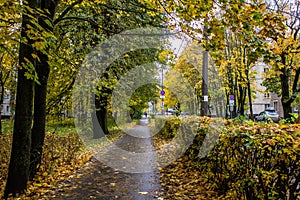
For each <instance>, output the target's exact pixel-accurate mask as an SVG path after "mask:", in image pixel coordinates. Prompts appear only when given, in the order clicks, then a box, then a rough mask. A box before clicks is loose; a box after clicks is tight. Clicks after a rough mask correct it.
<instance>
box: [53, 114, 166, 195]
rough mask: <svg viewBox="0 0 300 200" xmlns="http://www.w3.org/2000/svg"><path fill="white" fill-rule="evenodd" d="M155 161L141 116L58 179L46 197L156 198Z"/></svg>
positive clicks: (146, 128) (157, 175)
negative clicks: (65, 177) (67, 176)
mask: <svg viewBox="0 0 300 200" xmlns="http://www.w3.org/2000/svg"><path fill="white" fill-rule="evenodd" d="M120 152H121V155H119V154H120ZM96 158H98V159H96ZM156 163H157V161H156V155H155V151H154V147H153V144H152V139H151V134H150V130H149V127H148V126H147V119H142V120H141V121H140V122H139V123H138V125H136V126H135V127H134V128H132V129H130V130H129V131H128V132H127V134H125V135H124V136H122V137H121V138H120V139H118V140H117V141H115V142H114V143H113V144H111V145H110V147H108V148H106V149H105V151H102V152H99V154H98V155H96V156H95V157H94V158H92V159H91V161H90V162H88V163H87V164H86V165H85V166H84V167H83V168H81V169H79V170H77V171H76V173H75V174H74V175H73V178H71V179H70V180H66V181H64V182H63V183H61V184H60V186H59V187H58V189H57V192H56V193H55V195H53V196H52V197H51V198H50V199H74V200H75V199H101V200H106V199H107V200H111V199H124V200H148V199H149V200H151V199H160V198H159V196H160V194H159V191H160V190H161V187H160V184H159V173H158V170H157V169H156V168H157V167H156Z"/></svg>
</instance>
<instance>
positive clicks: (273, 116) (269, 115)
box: [255, 107, 280, 122]
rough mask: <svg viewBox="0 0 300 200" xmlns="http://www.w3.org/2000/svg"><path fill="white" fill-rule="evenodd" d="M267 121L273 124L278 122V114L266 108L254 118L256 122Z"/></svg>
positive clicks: (272, 109)
mask: <svg viewBox="0 0 300 200" xmlns="http://www.w3.org/2000/svg"><path fill="white" fill-rule="evenodd" d="M268 119H270V120H272V121H273V122H279V120H280V117H279V114H278V113H277V111H276V110H275V109H274V108H272V107H270V108H267V109H266V110H264V111H263V112H261V113H259V114H258V115H257V116H255V120H256V121H267V120H268Z"/></svg>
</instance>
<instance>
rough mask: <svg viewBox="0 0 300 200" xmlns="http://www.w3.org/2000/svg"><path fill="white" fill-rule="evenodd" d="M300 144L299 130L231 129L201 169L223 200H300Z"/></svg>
mask: <svg viewBox="0 0 300 200" xmlns="http://www.w3.org/2000/svg"><path fill="white" fill-rule="evenodd" d="M299 141H300V132H299V127H296V126H281V127H280V126H278V125H276V124H267V125H260V126H259V125H254V126H240V127H236V126H230V127H226V129H225V130H224V131H223V132H222V134H221V136H220V139H219V142H218V143H217V145H216V146H215V147H214V149H213V151H211V152H210V153H209V154H208V156H207V157H205V158H204V159H203V160H201V162H199V165H198V166H199V168H200V169H201V170H203V171H204V172H205V173H206V176H207V181H208V182H209V183H210V184H211V186H212V188H214V189H215V190H217V191H218V192H219V194H220V195H223V197H226V198H230V199H232V198H234V199H297V198H299V197H300V194H299V190H300V188H299V182H300V146H299Z"/></svg>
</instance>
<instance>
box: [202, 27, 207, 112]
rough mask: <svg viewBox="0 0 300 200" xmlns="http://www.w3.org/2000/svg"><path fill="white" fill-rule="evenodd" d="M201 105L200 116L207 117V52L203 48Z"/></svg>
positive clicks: (205, 35)
mask: <svg viewBox="0 0 300 200" xmlns="http://www.w3.org/2000/svg"><path fill="white" fill-rule="evenodd" d="M206 31H207V26H204V30H203V36H204V38H205V41H206V44H207V40H208V37H207V33H206ZM201 103H202V105H201V116H207V113H208V50H207V47H205V49H204V51H203V63H202V102H201Z"/></svg>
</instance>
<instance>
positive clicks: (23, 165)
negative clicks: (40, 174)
mask: <svg viewBox="0 0 300 200" xmlns="http://www.w3.org/2000/svg"><path fill="white" fill-rule="evenodd" d="M36 8H37V4H36V1H35V0H29V1H27V2H24V10H23V16H22V29H21V36H22V38H23V39H24V40H23V41H22V42H21V44H20V52H19V65H20V67H19V68H18V83H17V99H16V114H15V121H14V131H13V143H12V150H11V157H10V163H9V170H8V178H7V183H6V187H5V192H4V198H7V197H8V196H9V194H12V195H13V196H16V195H18V194H22V193H24V191H25V189H26V187H27V181H28V178H29V165H30V148H31V124H32V115H33V113H32V111H33V94H34V92H33V91H34V79H33V78H28V75H31V74H32V71H34V66H33V64H34V62H35V58H33V56H32V54H33V53H34V49H33V46H32V44H33V43H34V41H33V40H32V38H31V37H30V36H29V31H30V30H31V29H30V28H29V27H33V26H34V23H33V18H32V15H31V10H32V9H36Z"/></svg>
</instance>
